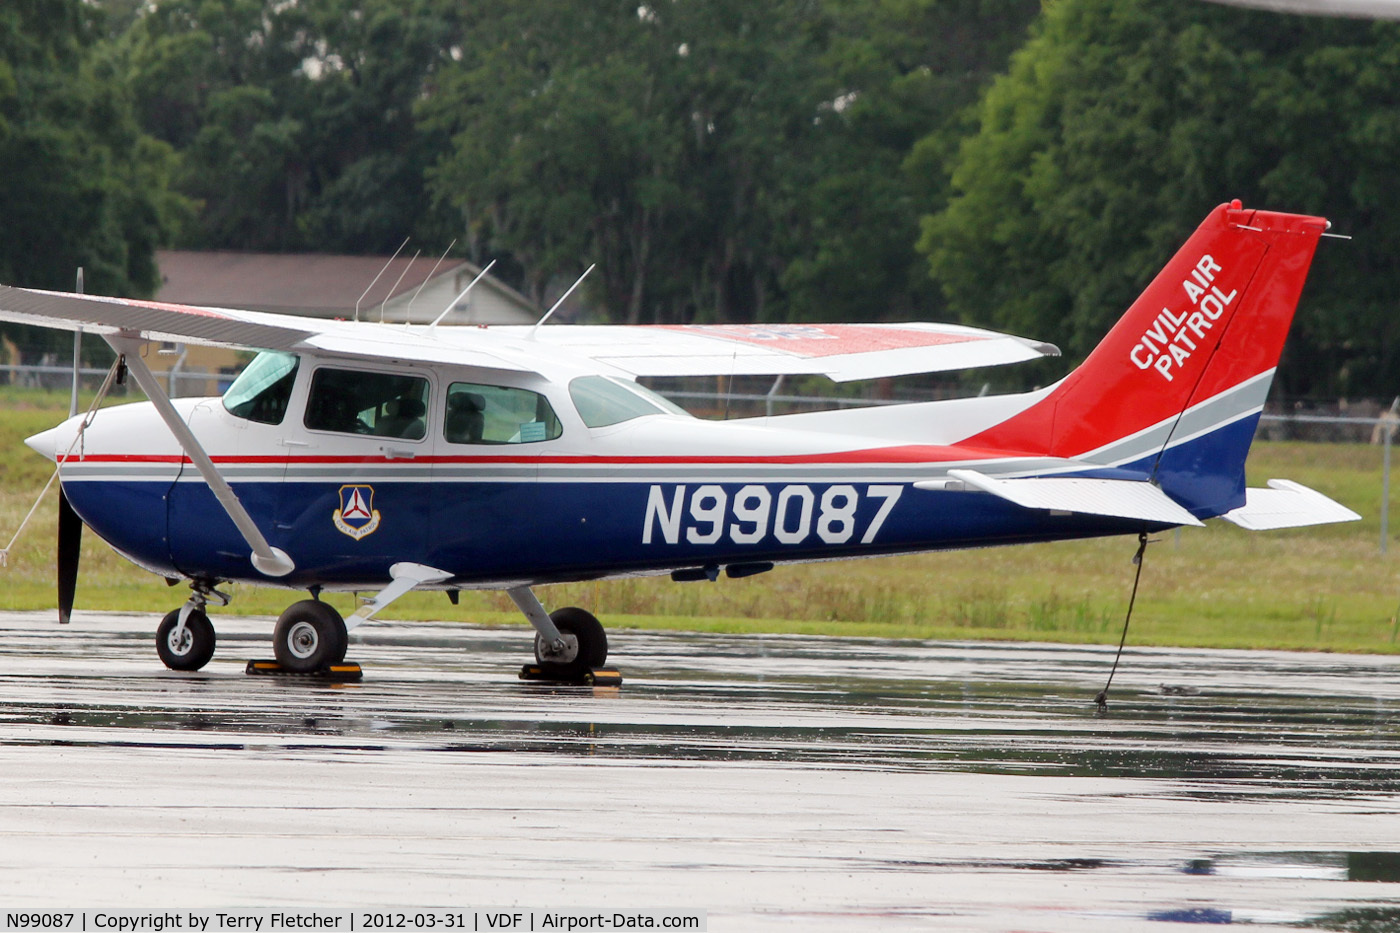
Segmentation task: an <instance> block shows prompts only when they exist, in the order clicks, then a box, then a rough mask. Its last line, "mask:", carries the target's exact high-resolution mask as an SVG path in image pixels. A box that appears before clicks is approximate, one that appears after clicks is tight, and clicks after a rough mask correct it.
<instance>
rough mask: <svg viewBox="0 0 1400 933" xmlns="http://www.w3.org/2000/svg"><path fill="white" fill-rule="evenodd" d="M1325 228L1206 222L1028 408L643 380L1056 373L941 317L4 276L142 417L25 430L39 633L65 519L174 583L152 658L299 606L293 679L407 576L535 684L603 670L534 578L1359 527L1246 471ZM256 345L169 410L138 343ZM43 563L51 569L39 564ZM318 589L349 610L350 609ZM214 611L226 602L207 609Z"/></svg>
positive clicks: (1031, 396) (335, 646) (24, 303)
mask: <svg viewBox="0 0 1400 933" xmlns="http://www.w3.org/2000/svg"><path fill="white" fill-rule="evenodd" d="M1326 227H1327V222H1326V221H1325V220H1323V219H1321V218H1317V217H1307V216H1301V215H1293V214H1281V213H1271V212H1265V211H1256V210H1246V209H1244V208H1242V207H1241V205H1240V203H1239V202H1238V201H1236V202H1233V203H1231V204H1224V205H1221V206H1220V207H1218V208H1216V209H1215V210H1214V211H1212V212H1211V213H1210V215H1209V216H1208V217H1207V218H1206V219H1205V221H1204V222H1203V223H1202V224H1201V226H1200V227H1199V229H1197V231H1196V232H1195V233H1194V234H1193V235H1192V236H1191V237H1190V239H1189V240H1188V241H1187V242H1186V244H1185V245H1184V246H1183V247H1182V248H1181V250H1180V251H1179V252H1178V253H1177V254H1176V255H1175V257H1173V258H1172V259H1171V261H1170V262H1169V263H1168V264H1167V265H1166V267H1165V268H1164V269H1163V270H1162V272H1161V273H1160V274H1158V275H1157V277H1156V278H1155V279H1154V280H1153V281H1152V283H1151V284H1150V285H1149V286H1148V287H1147V289H1146V291H1144V292H1143V294H1142V296H1141V297H1140V298H1138V300H1137V301H1136V302H1135V303H1134V304H1133V305H1132V307H1131V308H1129V309H1128V311H1127V313H1126V314H1125V315H1124V316H1123V317H1122V319H1121V320H1120V321H1119V322H1118V324H1117V325H1116V326H1115V327H1114V328H1113V329H1112V331H1111V332H1110V333H1109V334H1108V336H1107V337H1106V338H1105V339H1104V341H1103V342H1102V343H1101V344H1100V345H1099V346H1098V347H1097V348H1096V349H1095V350H1094V351H1093V353H1092V354H1091V355H1090V356H1089V357H1088V358H1087V359H1086V360H1085V361H1084V363H1083V364H1082V365H1081V366H1079V367H1078V368H1076V369H1075V370H1074V371H1073V372H1071V373H1070V374H1069V375H1068V376H1067V377H1065V378H1064V379H1063V380H1061V381H1060V382H1058V383H1056V384H1054V385H1052V386H1050V387H1048V388H1045V389H1041V390H1039V391H1035V392H1031V393H1027V394H1019V395H1010V396H1000V397H987V398H974V399H961V400H954V401H944V402H926V403H913V404H907V405H896V406H889V407H883V408H879V409H865V410H845V411H830V412H819V413H809V414H797V415H784V416H780V417H769V418H756V419H743V420H736V421H725V422H714V421H704V420H699V419H696V418H693V417H691V416H689V415H687V414H686V413H685V412H683V411H681V410H679V409H678V408H676V407H675V406H674V405H672V404H670V403H669V402H667V401H666V400H664V399H662V398H660V397H658V396H657V395H655V394H653V393H652V392H650V391H648V390H646V389H645V388H642V387H641V386H639V385H638V384H637V383H636V382H635V381H634V380H635V378H636V377H642V376H677V375H701V374H720V375H727V374H740V375H743V374H774V375H776V374H812V373H821V374H825V375H827V376H829V377H831V378H832V379H834V380H838V381H844V380H856V379H871V378H876V377H885V376H893V375H899V374H906V373H922V372H933V371H940V370H949V369H958V368H967V367H975V366H987V365H993V364H1000V363H1009V362H1015V361H1018V360H1027V359H1032V358H1036V357H1039V356H1041V355H1043V354H1048V353H1049V354H1052V353H1055V352H1056V351H1055V350H1054V348H1053V347H1049V346H1047V345H1045V344H1040V343H1036V342H1033V341H1030V340H1025V339H1022V338H1019V337H1011V336H1005V335H1001V334H995V333H991V332H988V331H983V330H976V329H972V328H967V327H958V326H951V325H941V324H864V325H802V326H790V325H764V324H758V325H751V326H750V325H744V326H737V325H735V326H725V325H718V326H694V327H688V326H641V327H630V326H566V325H560V326H545V327H538V326H537V327H535V328H528V327H492V328H489V329H481V328H475V327H472V328H450V327H442V328H438V327H423V326H407V325H384V324H368V323H352V322H333V321H324V320H313V319H307V318H298V317H287V316H282V315H274V314H263V313H254V312H249V311H235V310H223V309H211V308H194V307H185V306H177V305H168V304H160V303H153V302H146V301H130V300H121V299H113V298H97V297H85V296H81V295H74V294H62V293H55V292H42V291H32V290H27V289H19V288H7V287H0V319H4V320H9V321H18V322H23V323H28V324H39V325H43V326H46V327H56V328H63V329H68V330H74V329H78V328H81V329H83V330H84V331H86V332H88V333H98V334H101V335H102V336H103V337H104V338H105V339H106V340H107V342H108V343H109V344H111V346H112V347H113V348H114V349H115V350H116V351H117V352H118V353H119V354H121V355H122V356H123V357H124V358H125V365H126V366H127V367H129V370H130V372H131V374H133V375H134V376H135V378H136V380H137V382H138V384H139V385H140V387H141V389H142V390H143V391H144V392H145V393H146V395H147V396H148V398H149V399H150V401H149V402H142V403H136V404H129V405H124V406H118V407H113V408H108V409H103V410H101V411H100V412H98V414H97V415H96V418H95V420H93V421H92V422H91V423H90V424H88V425H87V426H86V427H83V423H84V419H83V418H82V417H81V416H79V417H76V418H73V419H70V420H68V421H66V422H64V423H63V424H61V425H59V426H58V427H56V428H53V429H52V430H49V431H46V432H44V433H42V434H38V435H36V436H34V437H32V438H30V439H29V440H28V444H29V446H31V447H32V448H34V449H35V450H37V451H39V452H40V453H42V454H43V455H44V456H46V457H49V458H50V459H53V460H55V461H57V462H58V463H59V466H60V477H61V484H62V486H61V488H62V492H63V496H62V499H61V503H60V510H61V511H60V533H59V537H60V547H59V552H60V555H61V556H60V559H59V567H58V572H59V578H60V583H59V592H60V596H59V603H60V614H61V615H63V616H66V615H67V613H68V612H69V611H70V610H71V607H72V598H73V585H74V581H75V579H76V574H77V558H76V550H77V549H76V541H77V538H78V535H79V534H80V532H81V528H82V525H84V524H85V525H87V526H88V527H90V528H92V529H93V531H95V532H96V533H97V534H98V535H100V536H101V537H102V538H104V539H105V540H106V541H107V542H108V543H110V544H111V545H112V547H114V548H115V549H116V550H117V551H118V552H120V553H121V554H123V555H125V556H126V557H127V558H129V559H130V560H131V561H132V562H134V563H136V564H138V565H139V566H141V567H144V568H146V569H147V570H150V571H151V572H152V573H156V574H159V575H161V576H163V577H166V578H168V579H170V580H172V582H173V581H175V580H179V579H184V580H188V581H189V582H190V585H191V588H192V591H193V592H192V595H191V597H190V598H189V600H188V601H187V602H186V603H185V604H184V605H183V607H181V608H179V609H177V610H175V611H173V612H171V613H170V614H168V615H167V616H166V617H165V619H164V621H163V622H162V623H161V624H160V627H159V629H158V632H157V637H156V646H157V650H158V652H159V654H160V657H161V659H162V660H163V661H164V662H165V664H166V665H168V666H169V667H171V668H175V669H177V670H197V669H199V668H200V667H202V666H203V665H204V664H205V663H206V662H208V661H209V659H210V657H211V655H212V654H213V652H214V629H213V627H212V625H211V624H210V621H209V617H208V615H207V614H206V612H205V608H206V604H207V602H208V601H209V599H210V598H213V597H216V596H221V594H219V593H218V591H217V590H216V589H215V587H216V586H218V585H219V584H220V583H221V582H225V581H241V582H245V583H252V584H262V585H269V586H280V587H286V588H290V589H305V590H308V591H309V592H310V594H311V598H310V599H304V600H301V601H299V602H296V603H294V604H293V605H292V606H291V607H290V608H289V609H287V611H286V612H285V613H283V615H282V617H281V618H280V619H279V620H278V622H277V625H276V629H275V632H274V636H273V637H274V648H275V653H276V657H277V660H278V662H279V664H280V665H282V666H283V667H284V668H286V669H289V670H293V671H313V670H320V669H325V668H326V667H327V666H328V665H331V664H334V663H337V662H339V661H341V659H342V658H343V657H344V654H345V651H346V641H347V639H346V631H347V629H349V628H352V627H354V626H355V625H357V624H359V623H361V622H363V621H365V620H366V619H368V618H370V617H371V616H373V615H374V614H375V613H377V612H379V611H380V610H382V609H383V608H384V607H385V606H387V605H388V604H389V603H390V602H392V601H393V600H394V599H396V598H398V597H399V596H401V595H403V594H404V593H406V592H408V591H409V590H412V589H415V588H425V589H438V590H446V591H447V592H448V594H449V595H451V596H455V595H456V594H455V591H457V590H461V589H468V588H493V589H504V590H505V591H506V592H507V593H509V594H510V596H511V598H512V599H513V600H514V602H515V604H516V605H517V606H519V608H520V610H521V611H522V612H523V613H524V615H525V617H526V618H527V619H528V620H529V621H530V623H531V625H532V626H533V627H534V629H535V631H536V633H537V634H536V638H535V650H536V659H537V661H538V662H539V665H540V666H541V667H542V668H543V669H544V670H545V671H546V672H547V673H552V674H555V675H558V676H559V678H560V679H572V678H575V677H577V676H578V675H579V674H580V672H583V671H587V670H589V669H591V668H595V667H597V666H599V665H601V664H603V662H604V659H605V658H606V656H607V639H606V636H605V634H604V632H603V628H602V626H601V625H599V623H598V621H597V619H595V618H594V617H593V616H592V615H590V614H589V613H587V612H585V611H584V610H582V609H577V608H565V609H558V610H556V611H555V612H553V613H548V612H546V611H545V610H544V608H543V607H542V606H541V604H540V602H539V600H538V599H537V598H536V597H535V595H534V593H533V592H532V589H531V588H532V587H534V586H537V585H541V584H547V583H555V582H560V581H568V580H593V579H604V578H608V577H621V576H630V575H637V574H660V573H671V574H672V576H673V577H675V578H676V579H679V580H686V579H691V580H694V579H704V578H709V579H714V578H715V577H716V576H718V575H719V574H720V573H721V572H723V573H726V574H727V575H729V576H731V577H740V576H746V575H749V574H755V573H760V572H762V571H766V570H769V569H771V568H772V567H773V566H774V565H775V564H779V563H784V562H788V561H814V560H830V559H836V558H854V557H869V556H875V555H882V554H895V553H901V552H910V551H922V550H939V549H946V548H965V547H982V546H988V545H1000V544H1017V543H1022V542H1034V541H1048V540H1055V539H1065V538H1082V537H1089V536H1096V535H1116V534H1137V533H1141V532H1143V531H1145V530H1146V531H1153V530H1158V529H1164V528H1169V527H1173V526H1180V525H1199V524H1200V523H1201V521H1202V520H1203V519H1207V518H1211V517H1215V516H1220V517H1224V518H1227V519H1229V520H1231V521H1234V522H1235V523H1237V524H1240V525H1243V526H1245V527H1248V528H1255V529H1259V528H1275V527H1285V526H1290V525H1305V524H1315V523H1320V522H1329V521H1345V520H1350V519H1355V518H1357V517H1358V516H1357V515H1356V514H1355V513H1354V512H1351V511H1350V510H1348V509H1346V508H1344V507H1342V506H1340V505H1338V504H1337V503H1335V502H1333V501H1331V500H1330V499H1327V498H1326V497H1324V496H1322V495H1321V494H1319V493H1316V492H1313V491H1312V490H1308V489H1306V488H1304V487H1301V486H1298V485H1296V484H1293V483H1288V482H1284V481H1271V482H1270V484H1269V487H1270V488H1267V489H1249V490H1246V489H1245V484H1244V461H1245V456H1246V454H1247V452H1248V450H1249V446H1250V442H1251V440H1252V438H1253V436H1254V430H1255V425H1256V423H1257V421H1258V418H1259V414H1260V412H1261V409H1262V406H1263V404H1264V399H1265V395H1266V394H1267V392H1268V389H1269V384H1270V381H1271V379H1272V377H1273V373H1274V368H1275V366H1276V365H1277V362H1278V359H1279V355H1280V353H1281V352H1282V349H1283V344H1284V339H1285V337H1286V335H1287V331H1288V327H1289V324H1290V322H1291V320H1292V317H1293V312H1294V308H1295V307H1296V305H1297V302H1298V297H1299V294H1300V292H1301V290H1302V287H1303V281H1304V279H1305V277H1306V275H1307V271H1308V268H1309V265H1310V264H1311V261H1312V257H1313V252H1314V250H1315V248H1316V246H1317V242H1318V237H1319V236H1320V235H1321V234H1322V232H1323V231H1324V230H1325V229H1326ZM171 340H174V341H183V342H187V343H196V344H213V345H219V346H228V347H241V348H252V349H258V350H261V351H262V352H261V354H260V355H258V356H257V357H256V358H255V359H254V360H253V362H252V363H251V364H250V365H249V366H248V367H247V369H245V370H244V371H243V373H242V375H241V376H239V377H238V379H237V380H236V381H235V382H234V383H233V385H232V386H230V388H229V389H228V391H227V392H225V393H224V395H223V397H222V398H201V399H193V398H187V399H178V400H175V401H171V400H170V399H169V398H167V396H166V394H165V393H164V392H163V391H162V390H161V387H160V385H159V384H158V383H157V382H156V380H155V379H154V377H153V376H152V374H151V372H150V370H149V369H148V368H147V366H146V364H145V362H144V361H143V357H144V356H145V355H146V354H147V353H148V352H149V348H150V347H151V346H152V343H153V342H154V341H171ZM65 555H66V556H65ZM322 590H357V591H370V592H375V593H377V595H376V596H375V597H374V599H373V600H372V601H369V602H368V603H366V604H365V605H364V606H362V607H361V608H360V609H359V610H358V611H357V612H355V613H354V614H353V615H352V616H351V617H350V618H349V619H348V620H345V619H342V617H341V616H340V614H339V613H337V612H336V611H335V610H334V609H332V608H331V607H330V606H328V605H327V604H325V603H323V602H321V601H320V600H319V598H318V597H319V594H320V593H321V592H322ZM225 601H226V600H225Z"/></svg>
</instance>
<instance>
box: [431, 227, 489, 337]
mask: <svg viewBox="0 0 1400 933" xmlns="http://www.w3.org/2000/svg"><path fill="white" fill-rule="evenodd" d="M452 242H454V243H455V242H457V241H456V240H453V241H452ZM451 248H452V247H450V246H449V247H448V249H451ZM495 264H496V260H494V259H493V260H491V261H490V262H488V263H487V264H486V268H485V269H482V270H481V271H480V272H478V273H477V274H476V278H474V279H472V280H471V282H470V283H468V285H467V287H466V288H464V289H462V293H461V294H460V295H458V296H457V297H456V298H453V299H452V300H451V301H449V302H448V303H447V307H445V308H443V309H442V313H441V314H439V315H438V316H437V317H435V318H433V323H431V324H429V325H428V330H432V329H433V328H434V327H437V326H438V324H439V323H441V321H442V319H443V318H445V317H447V314H448V312H449V311H451V310H452V309H453V308H455V307H457V302H459V301H461V300H462V299H463V298H465V297H467V292H469V291H471V290H472V286H473V285H475V284H476V283H477V282H480V281H481V280H482V279H484V278H486V273H488V272H490V271H491V267H492V266H494V265H495Z"/></svg>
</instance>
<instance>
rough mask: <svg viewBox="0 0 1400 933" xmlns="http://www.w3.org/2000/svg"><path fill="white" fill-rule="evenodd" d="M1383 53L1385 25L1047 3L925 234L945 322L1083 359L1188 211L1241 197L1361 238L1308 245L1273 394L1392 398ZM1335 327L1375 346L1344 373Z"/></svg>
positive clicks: (1134, 0) (1389, 145)
mask: <svg viewBox="0 0 1400 933" xmlns="http://www.w3.org/2000/svg"><path fill="white" fill-rule="evenodd" d="M1397 38H1400V31H1397V29H1396V28H1395V27H1394V26H1393V25H1390V24H1369V23H1360V22H1353V21H1329V20H1324V19H1313V18H1301V17H1288V16H1279V15H1276V14H1271V13H1260V12H1250V11H1242V10H1238V9H1232V8H1226V7H1215V6H1210V5H1192V6H1191V7H1189V8H1187V7H1183V6H1181V5H1178V4H1172V3H1169V2H1166V0H1130V2H1109V0H1062V2H1060V3H1057V4H1055V5H1053V6H1049V7H1047V8H1046V12H1045V14H1044V15H1043V17H1042V19H1041V21H1040V22H1039V24H1038V26H1037V29H1036V31H1035V35H1034V38H1033V39H1032V40H1031V42H1030V43H1028V45H1027V46H1026V47H1025V48H1024V49H1023V50H1021V51H1020V52H1019V53H1017V55H1016V56H1015V57H1014V59H1013V62H1012V66H1011V69H1010V71H1009V73H1008V74H1007V75H1006V76H1004V77H1003V78H1001V79H999V80H998V81H997V82H996V83H995V84H994V85H993V86H992V87H991V88H990V89H989V91H988V92H987V94H986V95H985V97H984V98H983V100H982V102H981V104H980V107H979V111H978V130H977V132H976V134H975V135H972V136H970V137H968V138H967V139H966V140H965V141H964V142H963V143H962V145H961V147H960V148H959V149H958V151H957V152H956V154H955V155H954V156H953V157H952V160H951V163H950V178H951V197H950V198H949V200H948V201H947V203H946V206H944V207H942V208H941V209H939V210H938V211H937V212H936V213H931V214H929V215H928V216H927V217H926V218H925V220H924V222H923V237H922V239H921V241H920V249H921V251H922V252H924V253H925V255H926V256H927V257H928V261H929V266H930V269H931V270H932V274H933V276H934V278H935V280H936V281H937V282H938V283H939V285H940V286H941V288H942V290H943V292H944V295H945V297H946V299H947V301H948V303H949V307H950V308H951V309H952V310H953V311H954V312H955V313H956V314H957V315H958V316H959V317H961V318H962V319H964V320H966V321H969V322H980V323H982V324H988V325H992V326H998V327H1002V328H1005V329H1008V330H1012V331H1016V332H1020V333H1026V334H1032V335H1035V336H1038V337H1042V338H1046V339H1051V340H1055V341H1057V342H1059V343H1061V344H1062V345H1063V346H1064V347H1065V349H1066V350H1067V351H1068V353H1069V354H1070V355H1072V356H1082V355H1083V354H1084V353H1085V352H1087V350H1088V349H1090V348H1091V347H1092V345H1093V344H1094V343H1095V342H1096V341H1097V339H1098V338H1099V337H1100V336H1102V334H1103V333H1104V331H1105V330H1106V329H1107V327H1108V326H1109V325H1110V324H1111V323H1112V321H1113V320H1115V319H1116V317H1117V315H1118V314H1120V313H1121V312H1122V310H1123V309H1124V308H1125V307H1127V305H1128V303H1130V302H1131V300H1132V299H1133V297H1135V295H1136V294H1137V292H1138V291H1139V290H1140V289H1141V288H1142V287H1143V285H1145V284H1146V281H1147V280H1148V279H1149V278H1150V277H1151V276H1152V275H1153V274H1154V273H1155V272H1156V270H1157V269H1158V268H1160V266H1161V265H1162V264H1163V263H1164V262H1165V260H1166V259H1167V258H1168V257H1169V256H1170V255H1171V253H1172V251H1173V250H1174V249H1175V248H1176V246H1177V245H1178V244H1179V243H1180V242H1181V240H1183V239H1184V238H1185V237H1186V236H1187V235H1188V234H1189V233H1190V231H1191V230H1192V229H1193V228H1194V226H1195V224H1196V223H1198V222H1199V220H1200V218H1201V217H1203V216H1204V215H1205V214H1206V212H1207V211H1208V210H1209V209H1210V208H1211V207H1213V206H1214V205H1215V204H1218V203H1220V202H1222V201H1226V200H1229V199H1230V198H1232V197H1239V198H1242V199H1243V200H1244V201H1245V202H1246V204H1247V205H1251V206H1263V207H1270V208H1274V209H1279V210H1291V211H1301V212H1310V213H1320V214H1323V215H1326V216H1329V217H1331V218H1332V219H1334V220H1335V221H1337V222H1338V225H1339V226H1344V227H1346V228H1348V229H1349V231H1350V232H1357V233H1364V234H1365V240H1364V241H1363V242H1361V243H1358V244H1356V245H1355V246H1352V247H1349V248H1346V251H1345V253H1343V252H1342V251H1339V250H1336V249H1333V248H1331V244H1324V248H1323V249H1322V250H1321V251H1320V254H1319V259H1318V261H1317V263H1316V265H1315V268H1314V274H1313V277H1312V279H1311V280H1310V284H1309V287H1308V290H1307V292H1306V293H1305V299H1304V302H1305V304H1304V311H1303V312H1302V313H1301V314H1300V318H1299V321H1298V324H1297V326H1296V327H1295V333H1294V337H1293V338H1292V340H1291V342H1290V350H1289V355H1290V362H1289V365H1286V366H1285V367H1284V368H1283V373H1284V375H1285V376H1286V378H1287V380H1288V384H1286V385H1284V386H1283V391H1284V392H1286V393H1287V394H1301V393H1313V392H1326V393H1348V392H1357V391H1362V392H1373V391H1379V392H1381V393H1391V394H1393V389H1391V388H1386V387H1384V382H1385V381H1386V379H1387V375H1386V373H1387V369H1389V368H1392V364H1393V362H1394V361H1393V359H1391V358H1390V356H1389V354H1392V353H1394V352H1395V351H1394V350H1390V349H1388V348H1390V347H1394V346H1396V345H1397V341H1396V338H1400V330H1397V325H1396V324H1395V323H1392V319H1393V315H1391V314H1389V313H1388V309H1389V308H1390V307H1391V306H1393V304H1394V302H1395V298H1396V297H1397V296H1396V295H1395V291H1396V289H1397V288H1400V283H1397V282H1396V281H1395V280H1394V278H1393V277H1392V276H1384V275H1377V274H1375V272H1376V270H1379V269H1381V268H1382V267H1383V263H1384V257H1385V256H1386V254H1387V253H1388V252H1389V251H1390V250H1392V249H1393V248H1394V246H1395V245H1397V244H1396V240H1395V238H1396V235H1397V233H1400V230H1397V228H1396V226H1395V223H1394V222H1393V221H1392V220H1390V218H1389V217H1387V216H1386V213H1385V212H1384V211H1383V210H1382V205H1386V204H1389V203H1393V199H1394V197H1395V192H1394V191H1393V190H1392V189H1393V186H1394V185H1395V184H1396V182H1395V180H1394V175H1393V172H1391V171H1388V170H1387V169H1386V167H1385V166H1388V165H1393V163H1394V160H1395V157H1396V154H1397V152H1396V146H1397V144H1400V134H1397V133H1396V132H1394V131H1392V129H1391V126H1392V124H1395V123H1396V121H1395V120H1394V118H1393V116H1392V114H1393V113H1394V112H1395V108H1396V104H1397V103H1400V101H1397V99H1396V96H1397V94H1398V93H1400V83H1397V81H1396V78H1397V77H1400V74H1397V72H1396V70H1395V69H1396V65H1397V63H1400V60H1398V59H1397V47H1396V42H1397ZM1343 321H1344V322H1345V323H1342V322H1343ZM1347 334H1350V335H1358V334H1365V335H1366V337H1365V340H1366V342H1367V343H1368V344H1371V345H1372V346H1374V347H1376V348H1377V352H1376V353H1374V354H1370V355H1368V356H1366V357H1365V358H1364V359H1358V358H1356V357H1355V356H1354V355H1353V353H1352V348H1351V347H1350V346H1348V344H1349V343H1350V342H1352V341H1351V340H1349V339H1348V338H1347V337H1346V336H1345V335H1347ZM1380 348H1386V349H1380Z"/></svg>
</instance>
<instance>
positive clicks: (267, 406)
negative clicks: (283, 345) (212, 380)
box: [224, 350, 301, 424]
mask: <svg viewBox="0 0 1400 933" xmlns="http://www.w3.org/2000/svg"><path fill="white" fill-rule="evenodd" d="M300 362H301V361H300V360H299V359H298V358H297V357H296V356H295V355H293V354H291V353H278V352H276V351H273V350H264V351H263V352H262V353H259V354H258V355H257V356H255V357H254V358H253V362H251V363H249V364H248V366H247V368H246V369H244V370H243V372H241V373H239V374H238V378H237V379H235V380H233V385H231V386H229V387H228V391H226V392H225V393H224V408H226V409H227V410H228V413H229V414H231V415H234V416H236V417H239V418H247V419H248V420H249V421H259V422H262V423H263V424H281V423H282V419H283V417H285V416H286V414H287V402H288V401H289V400H290V399H291V397H292V384H293V383H294V382H296V377H297V365H298V363H300Z"/></svg>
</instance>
